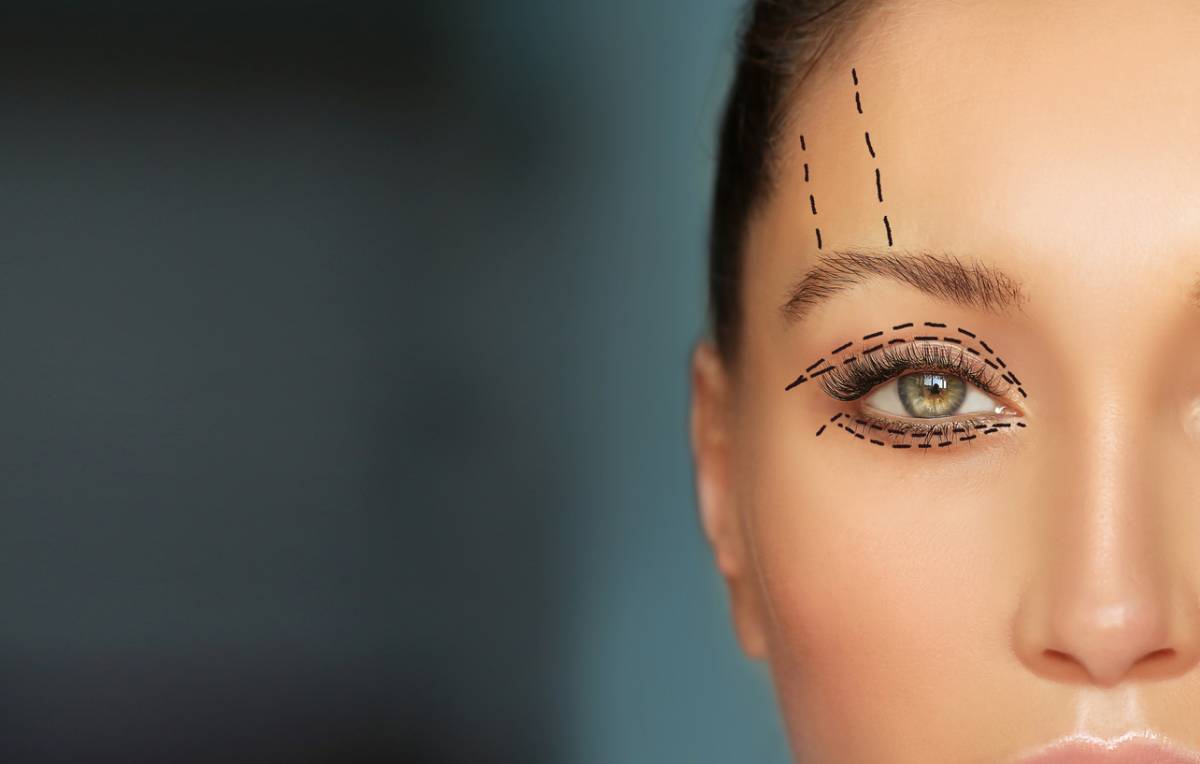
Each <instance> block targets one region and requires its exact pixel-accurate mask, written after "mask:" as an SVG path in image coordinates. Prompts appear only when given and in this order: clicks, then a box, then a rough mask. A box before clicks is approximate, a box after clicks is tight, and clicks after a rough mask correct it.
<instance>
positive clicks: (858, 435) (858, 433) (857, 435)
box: [854, 432, 867, 440]
mask: <svg viewBox="0 0 1200 764" xmlns="http://www.w3.org/2000/svg"><path fill="white" fill-rule="evenodd" d="M854 437H856V438H858V439H859V440H866V439H867V438H866V436H865V435H863V434H862V433H861V432H856V433H854Z"/></svg>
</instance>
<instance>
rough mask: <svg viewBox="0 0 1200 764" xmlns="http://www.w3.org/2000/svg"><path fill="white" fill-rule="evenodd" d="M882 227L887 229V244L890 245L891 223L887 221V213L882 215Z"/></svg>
mask: <svg viewBox="0 0 1200 764" xmlns="http://www.w3.org/2000/svg"><path fill="white" fill-rule="evenodd" d="M883 227H884V228H886V229H887V236H888V246H889V247H890V246H892V224H891V223H889V222H888V219H887V215H884V216H883Z"/></svg>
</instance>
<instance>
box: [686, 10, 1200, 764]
mask: <svg viewBox="0 0 1200 764" xmlns="http://www.w3.org/2000/svg"><path fill="white" fill-rule="evenodd" d="M851 35H852V39H851V40H850V41H849V42H848V43H847V44H846V45H844V46H842V47H841V48H840V49H836V50H831V51H830V53H829V54H828V55H827V56H826V57H824V58H823V59H822V60H821V62H820V64H819V65H818V67H817V69H816V70H814V72H813V74H812V76H811V78H810V79H809V80H807V81H806V82H805V84H804V87H803V89H802V91H801V93H800V95H799V96H798V97H797V99H798V100H796V102H795V103H793V104H791V112H792V114H793V119H792V122H791V124H790V125H789V126H788V129H787V131H786V133H785V135H784V138H783V141H782V143H781V145H782V146H783V147H784V149H783V151H782V154H781V157H780V164H779V167H778V172H777V174H776V179H775V188H774V191H773V192H772V194H771V195H770V198H769V199H768V200H767V201H766V203H765V204H764V205H763V206H762V208H761V210H760V212H759V214H758V215H757V216H756V217H755V219H754V220H753V221H752V224H751V227H750V231H749V235H748V239H747V242H746V248H745V254H744V257H745V273H744V283H743V285H742V293H741V294H742V305H743V324H742V328H741V340H740V345H739V348H738V354H737V357H736V361H735V362H733V363H724V362H723V361H722V360H721V359H720V357H719V356H718V354H717V353H716V352H715V350H714V349H713V347H712V346H711V344H709V343H708V342H703V343H701V344H700V345H699V346H698V347H697V348H696V350H695V353H694V356H693V363H692V393H693V397H692V401H693V403H692V445H693V452H694V457H695V462H696V467H697V487H698V497H699V504H700V515H701V520H702V524H703V527H704V530H705V533H706V535H707V537H708V539H709V541H710V543H711V545H712V548H713V552H714V557H715V560H716V565H717V567H718V569H719V570H720V572H721V574H722V575H723V577H724V578H725V580H726V582H727V585H728V590H729V594H730V601H731V605H732V607H731V610H732V614H733V619H734V624H735V627H736V630H737V633H738V636H739V639H740V642H741V644H742V646H743V648H744V649H745V651H746V652H747V653H748V654H749V655H750V656H752V657H754V658H761V659H764V660H766V661H767V662H768V663H769V667H770V670H771V675H772V678H773V681H774V684H775V688H776V691H777V695H778V698H779V703H780V707H781V710H782V713H783V716H784V720H785V725H786V729H787V732H788V735H789V739H790V742H791V745H792V748H793V750H794V751H795V753H796V754H797V757H798V758H799V759H800V760H802V761H804V762H865V761H873V762H929V761H955V762H1003V761H1008V760H1010V759H1011V758H1012V757H1014V756H1016V755H1017V754H1019V753H1022V752H1026V751H1028V750H1029V749H1031V748H1034V747H1037V746H1040V745H1044V744H1046V743H1048V742H1050V741H1052V740H1055V739H1057V738H1061V737H1063V736H1064V735H1069V734H1075V733H1082V734H1088V735H1094V736H1096V737H1100V738H1115V737H1117V736H1120V735H1122V734H1125V733H1130V732H1135V733H1143V732H1149V733H1154V734H1157V735H1161V736H1165V737H1168V738H1170V739H1171V740H1173V741H1177V742H1178V743H1180V744H1183V745H1187V746H1190V747H1194V748H1200V670H1198V668H1197V663H1198V660H1200V580H1198V579H1200V469H1197V468H1196V465H1197V464H1200V442H1198V440H1197V438H1198V437H1200V435H1198V433H1200V427H1198V426H1197V414H1196V412H1197V405H1198V404H1197V401H1198V399H1200V353H1197V352H1195V348H1197V347H1198V346H1200V306H1198V305H1197V301H1196V299H1195V298H1196V292H1195V285H1196V283H1197V277H1198V276H1200V141H1198V140H1197V136H1198V135H1200V133H1198V132H1197V127H1196V126H1197V125H1200V89H1198V88H1197V85H1196V83H1198V82H1200V46H1197V45H1196V40H1197V39H1200V8H1197V7H1196V5H1195V4H1194V3H1192V2H1182V1H1179V2H1176V1H1173V0H1161V1H1160V2H1156V3H1153V4H1133V3H1122V2H1115V1H1112V0H1088V1H1087V2H1059V1H1052V0H1037V1H1036V2H1034V1H1033V0H1024V1H1017V0H1006V2H978V1H968V2H949V1H942V0H927V1H926V2H920V3H882V4H877V7H876V8H875V9H874V10H872V11H871V13H870V14H869V15H868V16H867V17H866V18H865V20H864V22H863V24H862V26H861V27H859V28H857V29H854V30H853V31H852V33H851ZM852 66H853V67H855V68H856V71H857V73H858V76H859V78H860V84H859V86H858V90H859V91H860V93H861V97H862V103H863V114H858V113H857V112H856V110H855V107H854V91H855V89H856V88H855V85H854V84H853V83H852V81H851V76H850V69H851V67H852ZM864 130H869V131H870V132H871V136H872V140H873V143H874V146H875V149H876V151H877V153H878V157H877V159H872V158H871V157H870V155H869V154H868V152H867V150H866V147H865V144H864V142H863V132H864ZM801 134H803V135H804V136H805V140H806V146H807V150H806V151H804V152H801V151H800V150H799V144H800V140H799V137H800V135H801ZM805 161H807V162H809V163H810V169H811V173H812V179H811V182H809V183H807V184H806V183H805V182H804V179H803V169H802V163H803V162H805ZM875 167H879V168H880V170H881V173H882V176H881V177H882V179H883V186H884V193H885V202H884V203H883V204H880V203H879V202H878V201H877V199H876V197H875V186H874V169H875ZM810 192H811V193H813V194H814V195H815V197H816V201H817V205H818V215H817V216H815V217H814V216H813V214H812V213H811V211H810V208H809V199H808V195H809V193H810ZM882 214H887V215H888V216H889V220H890V221H891V223H892V227H893V232H894V237H895V246H894V247H893V249H894V250H898V249H900V248H905V249H926V250H933V251H938V252H946V253H951V254H954V255H956V256H958V257H960V258H961V259H962V260H963V261H964V262H974V263H982V264H986V265H989V266H992V267H995V268H998V269H1001V270H1003V271H1004V272H1005V273H1007V274H1009V275H1010V276H1012V278H1013V279H1015V280H1016V281H1018V282H1019V283H1020V285H1021V288H1022V290H1023V292H1024V293H1025V295H1026V297H1027V299H1026V300H1025V301H1024V302H1023V303H1022V304H1021V305H1020V306H1019V307H1018V308H1015V309H1011V310H1007V311H1003V310H985V309H980V308H978V307H975V308H972V307H963V306H957V305H952V304H949V303H947V302H945V301H942V300H939V299H936V298H934V297H931V296H929V295H927V294H924V293H922V292H920V291H918V290H916V289H913V288H912V287H909V286H905V285H902V284H898V283H896V282H894V281H892V280H886V279H875V280H871V281H869V282H868V283H866V284H863V285H862V286H858V287H855V288H853V289H851V290H848V291H845V292H843V293H841V294H839V295H836V296H835V297H833V298H832V299H830V300H828V301H826V302H824V303H822V304H821V305H819V306H818V307H816V308H815V309H814V310H813V311H812V312H811V314H809V315H808V316H807V317H805V318H804V319H803V320H801V321H799V322H789V321H787V320H786V319H784V318H783V316H782V314H781V312H780V305H781V304H782V302H783V301H784V299H785V296H786V294H787V290H788V288H789V287H790V286H791V285H792V284H794V283H795V282H796V281H797V280H798V279H799V278H801V277H802V276H803V275H804V274H805V273H806V272H807V271H808V270H809V269H810V268H812V267H813V266H814V265H815V264H816V263H817V262H818V260H817V258H818V254H828V253H829V252H832V251H836V250H839V249H843V248H869V249H871V250H872V251H882V252H886V251H888V247H887V242H886V238H885V234H884V230H883V227H882V224H881V220H880V217H881V215H882ZM815 224H816V225H820V226H821V228H822V235H823V238H824V248H823V250H822V253H818V252H817V249H816V242H815V239H814V232H813V227H814V225H815ZM910 320H916V321H922V320H934V321H944V322H946V323H948V324H949V325H950V326H963V327H969V328H971V329H973V330H974V331H976V332H978V333H979V334H980V336H981V337H984V338H986V339H987V341H988V343H989V344H990V345H992V346H993V347H995V348H996V350H997V351H998V352H999V353H1001V354H1002V355H1003V356H1004V357H1005V358H1006V360H1008V361H1009V363H1010V364H1011V366H1012V367H1013V368H1014V369H1020V374H1021V378H1022V382H1023V383H1024V387H1025V388H1026V389H1027V390H1028V392H1029V398H1028V400H1020V399H1018V401H1017V403H1018V404H1019V405H1020V410H1021V413H1022V415H1023V421H1026V422H1027V423H1028V428H1027V429H1024V430H1021V431H1017V430H1015V429H1014V430H1012V431H1011V432H1004V433H998V434H997V436H993V437H992V438H991V439H990V440H987V441H986V442H984V439H980V441H978V442H975V443H972V444H971V445H969V446H967V445H955V446H954V447H951V448H946V449H935V450H931V451H928V452H917V451H915V450H914V451H893V450H892V449H890V448H873V447H871V446H869V445H864V444H863V443H862V442H861V441H856V440H855V439H853V438H849V437H846V436H845V435H844V434H843V433H841V432H836V431H835V432H834V433H831V434H826V435H824V436H822V437H819V438H818V437H814V431H815V430H816V428H817V427H818V426H819V425H820V424H821V423H823V422H828V419H829V418H830V416H831V415H832V414H833V413H834V412H837V411H839V410H845V409H846V408H847V407H846V405H845V404H837V402H835V401H833V400H831V399H830V398H829V397H828V396H827V395H826V394H825V393H824V392H823V391H822V390H821V389H820V388H819V387H818V386H817V385H816V384H806V385H802V386H799V387H797V388H795V389H793V390H791V391H788V392H785V391H784V386H785V385H786V384H787V383H788V382H790V381H792V380H793V379H795V378H796V376H797V375H798V374H799V373H801V372H803V371H804V369H805V367H807V366H808V365H809V364H810V363H811V362H812V361H813V360H815V359H817V358H819V357H821V356H823V355H824V354H826V353H828V351H829V349H830V348H833V347H834V346H836V345H837V344H838V343H839V342H841V341H842V340H843V339H847V338H852V337H855V338H856V337H858V336H860V335H861V334H863V333H865V332H868V331H871V330H873V329H878V328H880V327H884V326H890V325H892V324H894V323H896V322H900V321H910Z"/></svg>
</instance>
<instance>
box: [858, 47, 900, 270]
mask: <svg viewBox="0 0 1200 764" xmlns="http://www.w3.org/2000/svg"><path fill="white" fill-rule="evenodd" d="M850 78H851V79H852V80H854V108H855V109H856V110H857V111H858V113H859V114H862V113H863V106H862V93H861V92H859V90H858V69H857V68H856V67H851V68H850ZM863 137H864V138H865V139H866V142H867V152H868V153H870V155H871V158H872V159H875V160H878V156H877V154H876V152H875V145H874V144H872V143H871V131H870V130H864V131H863ZM875 198H876V199H878V200H879V203H880V204H883V178H882V176H881V174H880V172H879V167H878V165H876V167H875ZM883 230H884V233H886V234H887V243H888V246H889V247H891V246H893V245H894V244H895V239H894V238H893V236H892V223H891V221H889V220H888V216H887V215H884V216H883Z"/></svg>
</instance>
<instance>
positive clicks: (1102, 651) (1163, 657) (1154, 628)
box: [1043, 595, 1185, 686]
mask: <svg viewBox="0 0 1200 764" xmlns="http://www.w3.org/2000/svg"><path fill="white" fill-rule="evenodd" d="M1043 654H1044V655H1045V657H1046V659H1047V660H1049V661H1055V662H1059V663H1064V662H1065V663H1070V664H1075V665H1076V666H1077V667H1078V668H1079V669H1082V670H1083V671H1084V672H1086V674H1087V676H1088V678H1089V679H1090V680H1091V681H1092V682H1094V683H1095V684H1098V685H1101V686H1111V685H1115V684H1117V683H1118V682H1120V681H1122V680H1123V679H1126V678H1128V677H1130V676H1131V675H1132V674H1135V673H1140V674H1143V675H1147V676H1149V675H1151V674H1156V673H1162V672H1163V671H1170V670H1171V667H1172V665H1173V664H1177V663H1179V662H1180V661H1181V660H1182V659H1184V657H1185V656H1183V655H1181V653H1180V651H1179V650H1178V649H1176V648H1175V647H1174V646H1173V644H1172V640H1171V635H1170V634H1169V628H1168V618H1167V612H1166V608H1164V606H1163V605H1162V604H1161V603H1160V602H1159V601H1158V600H1157V599H1155V598H1153V597H1147V596H1132V595H1131V596H1129V597H1127V598H1126V599H1124V600H1123V601H1117V602H1114V601H1109V602H1105V603H1099V604H1095V603H1087V602H1086V601H1082V602H1080V601H1076V602H1074V603H1072V604H1070V605H1067V606H1065V607H1059V608H1056V609H1055V611H1054V616H1053V617H1052V628H1051V638H1050V640H1049V643H1048V645H1047V646H1046V647H1045V648H1044V650H1043ZM1176 668H1178V666H1176Z"/></svg>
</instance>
